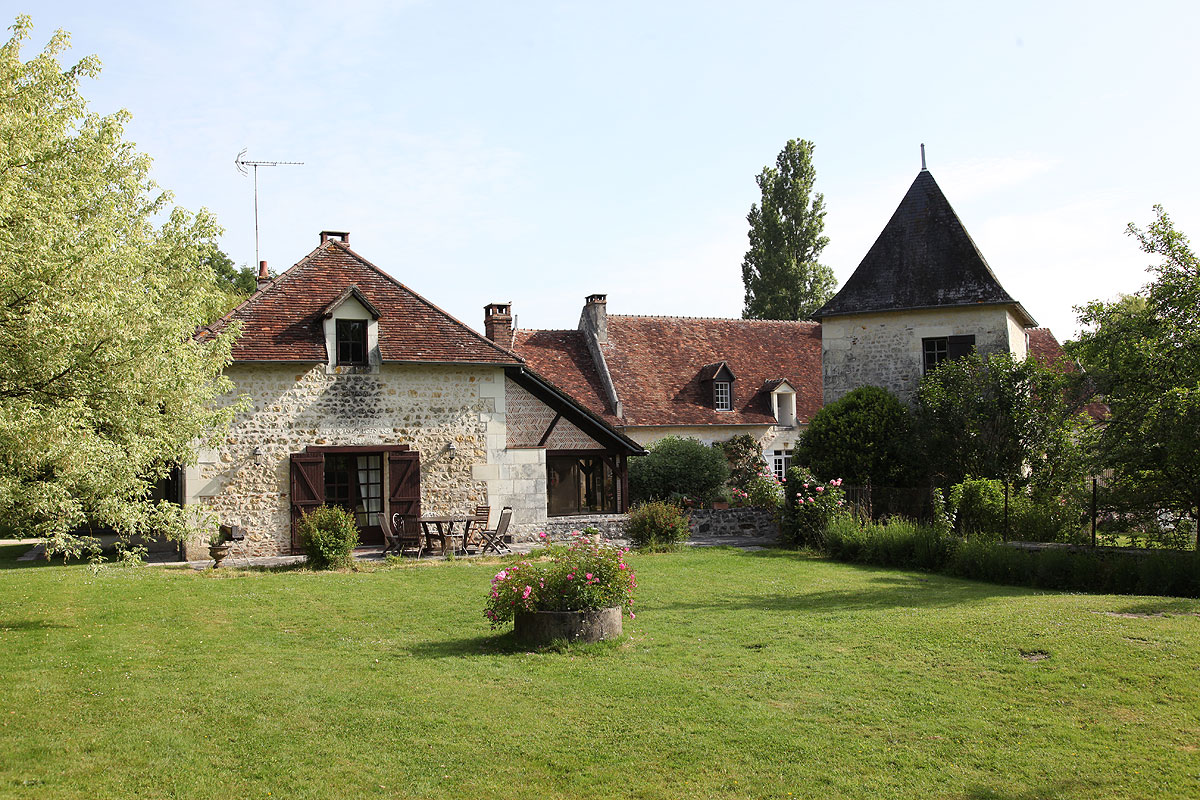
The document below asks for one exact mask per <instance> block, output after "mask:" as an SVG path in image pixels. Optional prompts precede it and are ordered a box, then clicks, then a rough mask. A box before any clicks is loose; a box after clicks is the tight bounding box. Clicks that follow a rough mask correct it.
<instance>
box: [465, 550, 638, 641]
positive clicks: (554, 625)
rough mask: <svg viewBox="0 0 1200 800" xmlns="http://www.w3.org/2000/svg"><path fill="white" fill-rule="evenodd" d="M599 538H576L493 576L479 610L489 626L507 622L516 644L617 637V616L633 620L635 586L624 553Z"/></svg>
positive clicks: (619, 631)
mask: <svg viewBox="0 0 1200 800" xmlns="http://www.w3.org/2000/svg"><path fill="white" fill-rule="evenodd" d="M543 538H545V535H544V534H543ZM598 539H599V537H596V538H592V537H589V536H587V535H584V534H580V535H579V536H578V537H577V538H576V539H575V540H574V541H572V543H571V544H570V545H569V546H566V547H564V546H562V545H552V546H550V547H548V548H547V549H546V552H547V553H548V556H549V557H548V558H545V559H542V560H539V561H532V560H524V561H518V562H517V563H516V564H513V565H511V566H508V567H505V568H504V569H502V570H500V571H499V572H498V573H496V576H495V577H494V578H492V588H491V591H490V593H489V594H488V600H487V606H486V608H485V609H484V615H485V616H486V617H487V618H488V620H489V621H490V622H491V623H492V627H493V628H498V627H500V626H501V625H504V624H505V623H507V622H509V621H510V620H511V621H512V622H513V632H514V633H515V635H516V638H517V641H519V642H521V643H522V644H526V645H533V646H537V645H543V644H549V643H550V642H551V641H553V640H555V639H565V640H567V641H585V642H595V641H600V640H601V639H612V638H615V637H617V636H620V635H621V621H622V616H621V615H622V613H623V612H628V613H629V618H630V619H633V616H634V615H633V590H634V588H635V587H636V586H637V581H636V579H635V578H634V574H633V570H632V569H630V567H629V565H628V564H626V563H625V554H626V553H627V552H628V551H627V550H625V549H622V548H617V547H614V546H612V545H609V544H602V543H600V542H599V540H598Z"/></svg>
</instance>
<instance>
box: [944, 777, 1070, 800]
mask: <svg viewBox="0 0 1200 800" xmlns="http://www.w3.org/2000/svg"><path fill="white" fill-rule="evenodd" d="M1074 786H1075V784H1073V783H1071V782H1069V781H1056V782H1054V783H1052V784H1050V785H1049V786H1047V787H1046V788H1044V789H1028V790H1026V791H1023V792H1019V793H1018V792H1012V791H1004V790H997V789H993V788H991V787H988V786H972V787H971V788H970V789H967V791H966V792H965V793H964V794H963V795H962V796H963V798H965V800H1056V798H1059V797H1063V796H1064V795H1066V794H1067V793H1068V792H1070V791H1072V789H1073V787H1074Z"/></svg>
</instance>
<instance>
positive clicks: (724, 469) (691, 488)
mask: <svg viewBox="0 0 1200 800" xmlns="http://www.w3.org/2000/svg"><path fill="white" fill-rule="evenodd" d="M647 450H648V451H649V452H648V454H647V455H644V456H640V457H637V458H631V459H630V460H629V494H630V496H631V497H632V498H633V501H634V502H635V503H640V502H646V501H648V500H668V499H670V498H672V497H678V498H686V499H688V500H691V501H692V502H693V503H696V504H700V505H707V504H709V503H711V502H712V499H713V498H714V497H716V496H717V494H718V493H719V492H720V491H721V487H722V486H724V485H725V481H727V480H728V479H729V461H728V460H727V459H726V458H725V451H724V450H723V449H722V448H721V447H720V446H716V447H710V446H708V445H706V444H702V443H700V442H699V441H697V440H695V439H686V438H683V437H679V436H667V437H665V438H663V439H659V440H658V441H657V442H655V443H654V444H652V445H650V446H649V447H648V448H647Z"/></svg>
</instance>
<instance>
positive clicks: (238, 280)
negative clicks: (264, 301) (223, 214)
mask: <svg viewBox="0 0 1200 800" xmlns="http://www.w3.org/2000/svg"><path fill="white" fill-rule="evenodd" d="M202 260H203V262H204V264H205V265H206V266H207V267H208V268H209V269H211V270H212V272H213V277H214V279H215V280H216V286H217V290H218V291H220V292H221V293H222V294H223V295H224V297H225V299H224V301H223V302H222V303H221V304H220V306H219V307H218V308H216V309H215V310H214V312H213V314H212V315H211V318H210V319H209V320H207V321H208V322H212V321H213V320H215V319H216V318H218V317H220V316H222V315H223V314H224V313H225V312H227V311H229V309H231V308H233V307H234V306H236V305H238V304H239V303H241V302H242V301H243V300H245V299H246V298H247V297H249V296H250V295H252V294H254V292H255V291H256V290H257V289H258V272H257V271H256V270H255V269H254V268H252V267H248V266H241V267H236V266H234V264H233V259H232V258H230V257H229V255H228V254H226V253H225V251H224V250H222V249H221V248H219V247H217V246H216V245H215V244H214V245H209V246H208V247H206V248H205V253H204V258H203V259H202ZM270 274H271V277H275V274H274V273H273V272H272V273H270Z"/></svg>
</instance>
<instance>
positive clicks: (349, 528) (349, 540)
mask: <svg viewBox="0 0 1200 800" xmlns="http://www.w3.org/2000/svg"><path fill="white" fill-rule="evenodd" d="M300 540H301V541H302V542H303V543H304V552H305V554H306V555H307V556H308V565H309V566H310V567H312V568H313V569H341V568H342V567H348V566H350V565H351V564H353V563H354V548H355V546H356V545H358V525H357V524H356V523H355V521H354V515H353V514H351V513H350V512H349V511H347V510H346V509H344V508H342V507H341V506H320V507H319V508H315V509H313V510H312V511H310V512H308V513H306V514H304V515H302V516H301V517H300Z"/></svg>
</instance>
